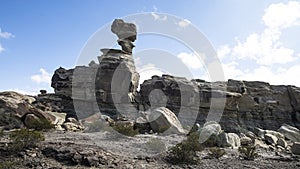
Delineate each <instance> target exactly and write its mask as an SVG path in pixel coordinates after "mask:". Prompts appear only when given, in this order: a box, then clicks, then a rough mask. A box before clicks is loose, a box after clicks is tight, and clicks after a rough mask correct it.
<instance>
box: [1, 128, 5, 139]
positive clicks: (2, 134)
mask: <svg viewBox="0 0 300 169" xmlns="http://www.w3.org/2000/svg"><path fill="white" fill-rule="evenodd" d="M3 136H4V132H3V129H0V138H1V137H3Z"/></svg>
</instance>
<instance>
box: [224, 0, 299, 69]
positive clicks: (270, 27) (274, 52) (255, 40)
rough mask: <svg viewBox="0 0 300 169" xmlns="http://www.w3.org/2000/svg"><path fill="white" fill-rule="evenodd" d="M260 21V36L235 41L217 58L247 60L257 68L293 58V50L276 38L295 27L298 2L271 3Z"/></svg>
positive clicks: (286, 61)
mask: <svg viewBox="0 0 300 169" xmlns="http://www.w3.org/2000/svg"><path fill="white" fill-rule="evenodd" d="M262 20H263V22H264V24H265V26H266V27H265V29H264V30H263V31H262V32H261V33H252V34H250V35H249V36H248V37H247V38H246V39H245V40H240V39H239V38H236V45H234V46H232V47H229V45H224V46H225V47H223V48H222V46H221V47H220V51H219V54H220V56H219V57H223V58H224V57H229V56H231V57H233V58H234V59H244V60H249V59H251V60H254V61H255V62H256V63H257V64H259V65H271V64H285V63H289V62H292V61H294V60H295V59H297V56H295V54H294V53H295V51H294V50H293V49H290V48H288V47H285V46H284V45H283V44H282V42H281V41H280V37H281V34H282V29H283V28H287V27H291V26H296V25H299V23H300V3H299V2H296V1H290V2H288V3H287V4H283V3H278V4H272V5H270V6H269V7H268V8H267V9H266V10H265V14H264V16H263V17H262ZM226 47H227V48H226Z"/></svg>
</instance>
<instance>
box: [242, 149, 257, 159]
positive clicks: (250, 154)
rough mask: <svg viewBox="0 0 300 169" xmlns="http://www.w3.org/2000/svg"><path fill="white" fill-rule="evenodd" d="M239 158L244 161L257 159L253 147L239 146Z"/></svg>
mask: <svg viewBox="0 0 300 169" xmlns="http://www.w3.org/2000/svg"><path fill="white" fill-rule="evenodd" d="M239 152H240V153H241V156H242V157H243V158H244V159H246V160H254V159H255V158H257V157H258V154H257V152H256V147H255V146H251V145H250V146H241V147H239Z"/></svg>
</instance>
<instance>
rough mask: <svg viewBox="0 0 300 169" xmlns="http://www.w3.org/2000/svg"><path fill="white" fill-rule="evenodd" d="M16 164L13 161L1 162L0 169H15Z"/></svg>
mask: <svg viewBox="0 0 300 169" xmlns="http://www.w3.org/2000/svg"><path fill="white" fill-rule="evenodd" d="M15 166H16V163H15V162H13V161H2V162H0V169H12V168H15Z"/></svg>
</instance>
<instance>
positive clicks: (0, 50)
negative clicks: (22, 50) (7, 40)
mask: <svg viewBox="0 0 300 169" xmlns="http://www.w3.org/2000/svg"><path fill="white" fill-rule="evenodd" d="M4 50H5V49H4V48H3V47H2V45H1V44H0V53H1V52H3V51H4Z"/></svg>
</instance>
